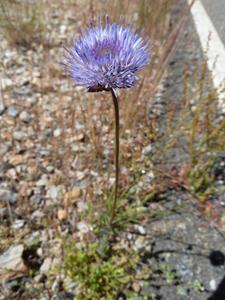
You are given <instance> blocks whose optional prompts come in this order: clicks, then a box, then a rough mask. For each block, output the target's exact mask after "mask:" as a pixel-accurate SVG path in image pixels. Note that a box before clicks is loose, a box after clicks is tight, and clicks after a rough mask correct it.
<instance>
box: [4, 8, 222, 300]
mask: <svg viewBox="0 0 225 300" xmlns="http://www.w3.org/2000/svg"><path fill="white" fill-rule="evenodd" d="M60 9H61V8H59V7H57V5H56V6H55V8H54V12H53V14H52V16H51V18H50V20H51V22H50V23H49V24H50V25H49V26H50V28H51V29H52V34H51V41H52V45H51V47H50V49H49V51H48V52H47V51H46V50H45V49H44V48H43V46H42V45H40V46H35V47H34V48H32V49H30V50H26V49H20V50H19V51H16V50H13V49H9V47H8V45H7V43H6V41H5V40H4V39H2V40H3V42H2V43H1V48H2V51H1V53H0V59H1V61H2V63H3V66H4V68H3V70H2V74H1V75H2V91H3V96H4V105H2V104H1V105H0V129H1V133H0V142H1V146H0V162H1V163H0V221H1V223H0V237H1V239H0V282H1V283H2V284H1V289H0V299H1V300H3V299H11V298H12V297H13V299H22V297H23V299H29V300H30V299H41V300H45V299H73V298H74V295H75V293H76V287H75V285H74V283H73V282H71V280H70V279H69V278H68V277H65V276H64V277H60V276H58V275H56V273H54V272H52V270H54V269H55V268H59V267H61V265H62V256H63V253H62V252H63V251H62V250H63V249H62V239H60V238H59V235H60V236H61V237H62V238H63V237H65V236H70V237H71V238H72V239H73V240H74V241H79V242H82V241H83V240H85V238H86V237H87V236H88V235H90V236H91V235H92V226H91V224H90V222H89V221H90V220H87V219H84V220H82V219H81V218H80V217H79V216H80V215H81V214H83V215H85V213H86V211H87V210H88V206H87V201H90V200H91V201H92V200H93V198H94V199H97V200H98V199H100V196H102V195H103V192H104V191H105V189H106V187H107V189H108V188H109V186H112V184H113V178H109V172H108V170H109V167H112V162H113V146H112V144H110V146H109V143H108V141H110V140H112V139H113V135H112V131H110V129H111V127H112V124H109V122H108V120H106V117H105V115H101V116H100V117H99V116H98V112H99V110H100V109H104V111H108V110H109V105H108V104H105V102H103V101H101V100H102V99H103V97H105V95H103V96H101V95H97V96H92V95H89V98H87V97H86V93H85V92H84V90H83V89H80V88H74V87H73V85H72V83H70V82H69V80H68V78H67V77H65V76H64V75H63V74H62V69H61V66H60V62H61V57H62V55H63V50H62V47H61V43H64V42H66V41H68V39H71V40H72V38H73V32H75V28H74V24H75V23H76V26H77V27H79V25H80V24H81V23H80V19H81V17H80V15H82V14H83V13H84V12H85V5H84V8H83V9H82V10H81V11H80V15H79V14H74V12H73V11H72V10H71V11H67V13H68V14H64V16H63V20H61V16H60V13H59V10H60ZM174 20H175V19H174ZM201 58H202V53H201V51H200V46H199V43H198V40H197V36H196V34H195V31H194V28H193V24H192V23H191V22H190V23H189V24H188V25H187V26H186V27H185V30H184V32H183V34H182V36H181V37H180V41H179V43H178V45H177V51H176V53H175V55H174V57H173V58H171V61H170V64H169V67H168V69H167V71H166V73H167V75H166V76H165V77H164V80H163V84H162V86H161V92H160V95H159V97H156V99H155V100H154V101H153V103H152V106H151V113H152V112H153V114H157V115H158V116H159V118H160V119H161V120H162V121H161V123H160V128H159V130H163V128H164V126H165V118H163V116H164V115H165V111H164V108H165V107H167V105H166V104H167V103H168V101H169V102H170V103H171V104H172V105H174V106H175V107H178V106H179V99H180V97H181V94H182V76H183V67H184V64H186V65H188V66H189V67H190V71H191V72H192V71H194V65H195V64H196V63H197V64H198V62H199V61H201ZM0 96H1V95H0ZM91 97H92V98H91ZM94 97H96V98H94ZM79 99H82V101H81V100H79ZM90 99H91V100H95V101H90ZM104 99H105V98H104ZM99 100H100V101H99ZM74 101H77V102H76V103H77V105H76V107H75V108H74ZM0 103H1V102H0ZM73 109H74V110H73ZM84 110H89V112H90V111H91V114H89V115H88V116H89V119H88V120H87V119H85V116H86V117H87V115H85V114H83V111H84ZM73 114H74V117H73V118H72V117H71V116H73ZM90 115H91V116H92V117H90ZM150 117H151V116H150ZM92 118H93V119H92ZM85 122H86V123H87V122H90V124H89V128H87V127H85ZM71 124H73V125H72V126H71ZM93 124H94V125H93ZM89 129H91V130H89ZM138 130H139V131H141V130H143V128H141V126H140V128H139V129H138ZM138 130H137V132H138ZM126 134H127V135H128V136H129V131H128V133H126ZM93 136H97V137H98V136H103V140H101V141H100V142H101V143H100V142H99V140H98V139H96V140H93V139H92V137H93ZM142 137H143V136H141V138H142ZM141 138H139V136H137V137H135V138H129V139H127V140H126V141H125V143H129V147H130V148H131V150H130V149H129V148H125V150H127V149H128V150H127V151H125V150H124V153H125V152H126V155H127V157H128V159H129V157H130V156H132V155H133V154H135V155H136V152H135V148H138V147H139V148H141V151H140V152H141V154H140V155H139V154H138V155H137V160H139V159H140V161H141V159H143V157H144V159H146V157H148V155H149V152H150V153H151V149H152V145H146V143H144V142H143V141H142V140H141ZM94 143H95V145H94ZM100 144H101V147H102V148H101V147H100V149H98V147H97V150H98V151H99V152H100V153H102V152H103V156H99V155H98V151H96V146H99V145H100ZM122 144H123V143H122ZM123 146H124V144H123ZM132 151H133V152H132ZM128 155H130V156H128ZM140 157H141V158H140ZM161 159H162V160H164V161H165V160H166V161H167V164H166V165H165V168H166V170H167V171H169V172H170V171H171V170H172V169H173V167H174V166H176V165H177V164H180V163H182V162H185V161H186V160H187V159H188V156H187V155H186V153H185V152H184V151H183V147H181V145H180V144H179V143H178V145H177V147H176V149H173V151H171V152H170V153H167V156H164V157H161ZM222 163H223V159H221V160H218V166H217V167H216V170H217V171H216V172H217V174H218V182H221V181H223V184H224V173H222V171H223V168H222V167H221V166H222V165H221V164H222ZM99 165H100V168H99V169H98V168H97V167H99ZM140 168H141V167H140ZM121 169H122V173H123V176H121V177H122V179H123V180H124V182H125V183H126V184H128V185H129V183H130V182H132V178H133V173H134V170H133V169H132V166H131V167H130V166H129V167H127V165H124V166H122V168H121ZM96 170H97V171H96ZM221 170H222V171H221ZM139 171H140V173H143V174H144V175H143V176H142V179H141V180H140V182H139V184H138V188H139V189H140V190H142V192H143V193H144V192H145V187H146V186H147V188H149V186H150V187H151V184H152V179H153V177H154V174H153V172H152V169H151V163H148V164H146V168H143V169H140V170H139ZM221 176H222V177H221ZM109 182H110V184H109ZM218 184H219V183H218ZM87 191H89V192H87ZM90 191H92V193H90ZM93 191H94V192H93ZM222 196H223V195H221V197H222ZM193 201H194V199H192V198H191V197H190V195H188V194H187V193H186V192H185V191H182V190H175V189H173V188H171V189H168V190H167V191H165V192H163V193H161V194H158V195H156V197H155V198H154V200H151V201H149V202H148V203H147V207H149V209H150V210H149V218H148V217H147V221H148V219H151V222H146V219H145V220H144V221H143V224H140V225H139V226H137V227H136V228H135V233H134V234H131V235H129V236H128V235H127V234H126V235H125V236H124V237H122V238H121V241H120V242H121V244H124V245H125V247H130V248H131V247H133V248H134V249H136V250H139V251H140V252H141V253H143V255H142V262H141V263H140V264H141V266H142V267H144V266H145V267H147V270H148V273H149V277H150V282H149V284H148V285H146V286H145V285H144V286H143V288H142V293H145V294H147V295H148V296H149V297H152V299H158V300H160V299H161V300H176V299H178V300H182V299H184V300H186V299H193V300H203V299H204V300H205V299H207V298H208V300H213V299H214V300H220V299H221V300H222V299H223V300H224V299H225V297H224V296H223V295H224V294H223V293H224V290H223V283H224V279H223V277H224V262H225V258H224V253H225V242H224V238H223V236H221V234H220V233H219V232H218V230H216V229H215V227H214V223H213V222H212V224H211V222H209V221H208V220H205V218H204V217H203V216H202V215H201V214H200V213H199V210H198V209H197V208H196V207H195V206H193V205H192V204H191V203H192V202H193ZM222 202H223V199H222V198H221V200H220V203H222ZM94 204H95V205H96V208H98V206H97V205H99V203H98V201H96V202H94ZM96 211H97V209H96ZM100 212H101V210H100ZM154 213H155V214H154ZM152 214H153V215H157V217H153V218H151V216H152ZM159 215H163V217H160V216H159ZM5 266H6V267H7V271H5ZM62 286H63V288H64V290H63V291H62ZM136 288H137V290H139V289H140V286H138V287H136ZM10 297H11V298H10ZM210 297H211V298H210ZM150 299H151V298H150ZM84 300H85V299H84Z"/></svg>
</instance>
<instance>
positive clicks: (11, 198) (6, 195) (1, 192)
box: [0, 189, 18, 204]
mask: <svg viewBox="0 0 225 300" xmlns="http://www.w3.org/2000/svg"><path fill="white" fill-rule="evenodd" d="M17 198H18V194H17V193H14V192H11V191H9V190H6V189H0V201H3V202H9V203H10V204H15V203H16V202H17Z"/></svg>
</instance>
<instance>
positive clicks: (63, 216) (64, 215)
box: [57, 209, 67, 221]
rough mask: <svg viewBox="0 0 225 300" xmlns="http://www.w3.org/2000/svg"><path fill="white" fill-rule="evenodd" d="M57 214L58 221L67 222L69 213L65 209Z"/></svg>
mask: <svg viewBox="0 0 225 300" xmlns="http://www.w3.org/2000/svg"><path fill="white" fill-rule="evenodd" d="M57 214H58V219H59V220H60V221H63V220H66V218H67V211H66V210H65V209H59V210H58V213H57Z"/></svg>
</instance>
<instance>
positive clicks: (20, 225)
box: [12, 220, 25, 229]
mask: <svg viewBox="0 0 225 300" xmlns="http://www.w3.org/2000/svg"><path fill="white" fill-rule="evenodd" d="M24 224H25V221H24V220H16V221H15V222H14V223H13V225H12V227H13V228H14V229H21V228H23V226H24Z"/></svg>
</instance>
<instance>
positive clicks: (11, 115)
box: [7, 106, 18, 118]
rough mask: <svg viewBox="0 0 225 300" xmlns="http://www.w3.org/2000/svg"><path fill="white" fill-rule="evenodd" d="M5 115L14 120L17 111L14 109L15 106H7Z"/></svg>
mask: <svg viewBox="0 0 225 300" xmlns="http://www.w3.org/2000/svg"><path fill="white" fill-rule="evenodd" d="M7 113H8V115H9V116H10V117H13V118H15V117H16V116H17V115H18V110H17V109H16V107H15V106H9V107H8V110H7Z"/></svg>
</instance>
